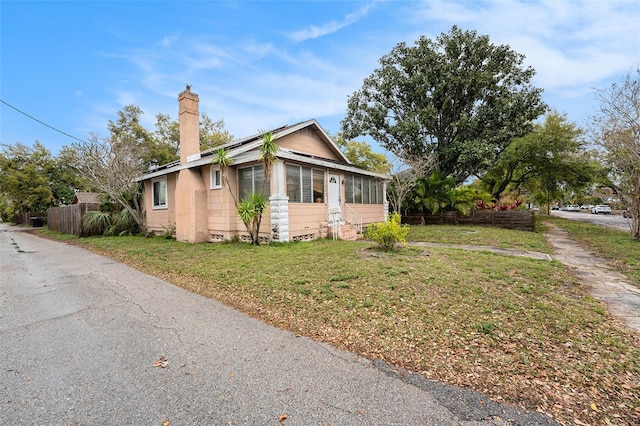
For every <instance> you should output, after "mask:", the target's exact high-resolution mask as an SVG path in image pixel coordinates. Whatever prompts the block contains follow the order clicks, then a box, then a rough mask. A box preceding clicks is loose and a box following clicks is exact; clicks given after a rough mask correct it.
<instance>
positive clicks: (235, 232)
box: [202, 166, 271, 242]
mask: <svg viewBox="0 0 640 426" xmlns="http://www.w3.org/2000/svg"><path fill="white" fill-rule="evenodd" d="M211 167H212V166H205V167H203V172H202V173H203V176H208V179H209V180H208V181H207V182H206V187H207V188H208V191H209V200H208V228H209V241H211V242H220V241H224V240H229V239H232V238H234V237H240V238H241V239H244V238H243V237H246V236H248V235H249V234H248V232H247V230H246V228H245V226H244V223H243V222H242V220H240V216H238V212H237V211H236V206H235V203H234V200H233V197H232V196H231V194H230V193H229V189H228V187H227V184H226V181H225V183H224V185H223V186H222V188H216V189H212V188H211V182H210V176H211ZM227 175H228V176H227V178H228V180H229V186H230V187H231V191H232V192H233V193H234V194H237V193H238V174H237V170H236V169H235V168H230V169H229V170H228V172H227ZM236 197H237V195H236ZM238 201H240V200H238ZM270 234H271V220H270V211H269V208H268V207H267V209H266V210H265V212H264V213H263V214H262V222H261V224H260V236H261V237H264V238H266V239H268V238H269V236H270Z"/></svg>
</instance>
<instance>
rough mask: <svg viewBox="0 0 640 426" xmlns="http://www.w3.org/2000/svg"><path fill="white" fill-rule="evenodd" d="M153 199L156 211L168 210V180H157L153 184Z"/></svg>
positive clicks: (164, 178)
mask: <svg viewBox="0 0 640 426" xmlns="http://www.w3.org/2000/svg"><path fill="white" fill-rule="evenodd" d="M151 198H152V199H153V208H154V209H163V208H167V178H166V177H163V178H161V179H156V180H154V181H152V182H151Z"/></svg>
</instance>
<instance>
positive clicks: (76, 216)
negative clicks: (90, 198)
mask: <svg viewBox="0 0 640 426" xmlns="http://www.w3.org/2000/svg"><path fill="white" fill-rule="evenodd" d="M92 210H100V204H97V203H80V204H70V205H68V206H59V207H51V208H49V210H47V226H48V227H49V229H51V230H52V231H58V232H63V233H65V234H73V235H77V236H78V237H87V236H89V235H88V234H87V233H85V232H83V231H82V218H83V217H84V215H85V213H86V212H88V211H92Z"/></svg>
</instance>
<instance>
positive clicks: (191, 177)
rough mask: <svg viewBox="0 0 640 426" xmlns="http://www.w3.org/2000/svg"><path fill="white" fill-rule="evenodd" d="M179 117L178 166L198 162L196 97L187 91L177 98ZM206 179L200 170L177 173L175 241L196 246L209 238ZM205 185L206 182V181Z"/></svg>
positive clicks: (198, 139) (183, 170) (186, 170)
mask: <svg viewBox="0 0 640 426" xmlns="http://www.w3.org/2000/svg"><path fill="white" fill-rule="evenodd" d="M178 103H179V105H180V107H179V113H178V114H179V116H180V164H185V163H187V162H189V161H193V160H197V159H199V158H200V135H199V133H200V132H199V128H200V126H199V123H198V118H199V113H198V95H196V94H195V93H192V92H191V87H190V86H187V89H186V90H185V91H184V92H182V93H180V95H178ZM205 181H206V178H205V177H203V173H202V171H201V170H200V167H188V168H184V169H182V170H180V171H179V172H178V181H177V182H176V191H175V204H176V207H175V217H176V240H178V241H186V242H190V243H200V242H203V241H207V239H208V238H209V234H208V229H207V214H208V209H207V189H206V187H205ZM207 182H208V181H207Z"/></svg>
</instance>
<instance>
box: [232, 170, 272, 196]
mask: <svg viewBox="0 0 640 426" xmlns="http://www.w3.org/2000/svg"><path fill="white" fill-rule="evenodd" d="M252 192H256V193H258V194H263V195H264V196H265V198H266V199H267V200H268V199H269V195H271V182H270V180H269V178H267V177H265V175H264V168H263V167H262V165H255V166H251V167H245V168H244V169H239V170H238V195H239V196H240V199H242V198H246V197H247V196H248V195H249V194H250V193H252Z"/></svg>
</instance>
